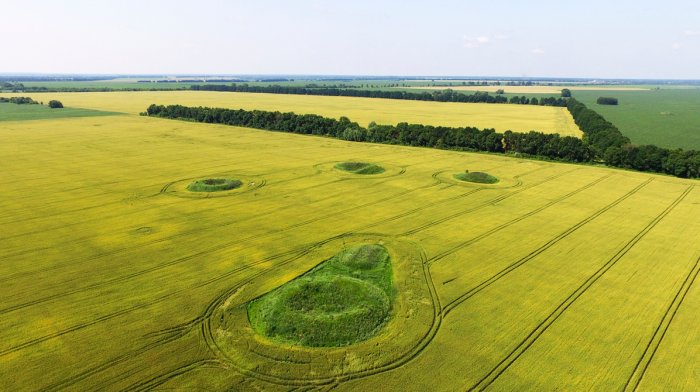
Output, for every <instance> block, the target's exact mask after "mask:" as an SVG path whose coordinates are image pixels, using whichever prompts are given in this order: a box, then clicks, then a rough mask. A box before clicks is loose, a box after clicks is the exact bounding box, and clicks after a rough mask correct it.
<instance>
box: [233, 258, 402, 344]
mask: <svg viewBox="0 0 700 392" xmlns="http://www.w3.org/2000/svg"><path fill="white" fill-rule="evenodd" d="M393 297H394V288H393V282H392V271H391V260H390V258H389V253H388V252H387V250H386V249H385V248H384V247H383V246H381V245H361V246H354V247H351V248H348V249H345V250H343V251H342V252H341V253H339V254H337V255H336V256H334V257H332V258H331V259H330V260H328V261H326V262H324V263H322V264H321V265H319V266H318V267H316V268H315V269H313V270H312V271H310V272H308V273H306V274H304V275H303V276H301V277H299V278H297V279H295V280H293V281H291V282H289V283H286V284H285V285H283V286H280V287H278V288H277V289H275V290H273V291H271V292H269V293H267V294H265V295H263V296H262V297H259V298H257V299H255V300H253V301H251V302H250V303H248V306H247V307H248V318H249V320H250V323H251V325H252V326H253V328H254V329H255V331H256V332H258V333H259V334H262V335H264V336H267V337H269V338H272V339H276V340H280V341H283V342H287V343H293V344H299V345H303V346H311V347H338V346H346V345H349V344H352V343H355V342H358V341H361V340H365V339H367V338H369V337H371V336H372V335H374V334H376V332H377V331H378V330H379V329H380V328H381V327H382V326H383V325H384V324H385V323H386V321H387V320H388V318H389V315H390V312H391V307H392V302H393Z"/></svg>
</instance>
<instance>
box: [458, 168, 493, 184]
mask: <svg viewBox="0 0 700 392" xmlns="http://www.w3.org/2000/svg"><path fill="white" fill-rule="evenodd" d="M454 178H455V179H457V180H460V181H467V182H475V183H478V184H495V183H497V182H498V178H496V177H494V176H492V175H490V174H488V173H484V172H469V171H466V172H464V173H457V174H455V175H454Z"/></svg>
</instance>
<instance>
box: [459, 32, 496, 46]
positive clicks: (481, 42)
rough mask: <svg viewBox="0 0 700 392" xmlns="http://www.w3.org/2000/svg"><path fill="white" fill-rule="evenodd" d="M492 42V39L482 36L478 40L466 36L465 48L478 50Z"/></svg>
mask: <svg viewBox="0 0 700 392" xmlns="http://www.w3.org/2000/svg"><path fill="white" fill-rule="evenodd" d="M489 42H491V38H489V37H487V36H485V35H480V36H478V37H476V38H474V37H467V36H464V47H465V48H478V47H479V46H483V45H486V44H488V43H489Z"/></svg>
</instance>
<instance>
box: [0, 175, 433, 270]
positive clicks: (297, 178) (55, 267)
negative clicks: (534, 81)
mask: <svg viewBox="0 0 700 392" xmlns="http://www.w3.org/2000/svg"><path fill="white" fill-rule="evenodd" d="M315 175H316V174H313V175H308V176H302V177H295V178H294V179H293V180H299V179H302V178H306V177H312V176H315ZM291 180H292V179H290V180H285V181H280V182H275V184H279V183H283V182H288V181H291ZM351 180H352V179H335V180H333V181H329V182H325V183H322V184H314V185H312V186H309V187H306V188H303V189H299V190H294V191H291V192H288V193H286V195H289V194H294V193H296V192H303V191H307V190H309V189H314V188H317V187H321V186H328V185H332V184H335V183H339V182H344V181H351ZM391 180H392V179H391V178H388V179H385V180H383V181H380V182H379V183H380V184H381V183H384V182H389V181H391ZM434 185H436V184H430V185H429V186H434ZM424 187H428V186H424ZM417 189H421V188H415V189H412V190H409V191H414V190H417ZM409 191H406V193H409ZM276 196H277V197H279V196H280V195H276ZM398 196H401V195H399V194H397V195H395V196H394V197H398ZM337 197H342V195H340V196H339V195H337V194H332V195H330V196H327V197H325V198H322V199H318V200H315V201H314V203H321V202H324V201H327V200H331V199H333V198H337ZM269 198H270V197H269ZM269 198H267V199H269ZM201 199H202V198H200V199H192V200H201ZM244 203H245V202H241V203H238V204H244ZM238 204H236V205H238ZM152 208H153V209H155V208H160V207H159V206H153V207H152ZM219 208H220V206H218V207H211V208H205V209H200V210H199V211H200V212H202V211H203V212H208V211H214V210H216V209H219ZM284 208H286V207H278V208H275V209H272V210H270V211H266V212H264V213H261V214H257V215H254V216H250V217H248V218H245V219H244V220H238V221H231V222H230V223H225V224H222V225H219V226H218V227H224V226H229V225H234V224H239V223H241V222H243V221H247V220H253V219H257V218H260V217H263V216H266V215H269V214H274V213H275V212H277V211H279V210H282V209H284ZM140 213H143V210H139V211H135V212H134V214H140ZM101 219H103V218H96V219H94V221H98V220H101ZM85 222H86V221H81V222H76V223H74V224H69V225H65V226H63V227H62V228H65V227H67V226H71V225H76V224H82V223H85ZM203 230H205V229H197V230H191V231H186V232H181V233H177V234H174V235H171V236H168V237H163V238H159V239H158V240H154V241H150V242H148V243H144V244H140V245H136V246H133V247H129V248H122V249H116V250H114V251H110V252H105V253H101V254H99V255H94V256H91V257H89V258H86V259H83V260H82V261H80V262H77V263H76V262H71V263H66V264H57V265H54V266H52V267H51V268H50V269H42V270H38V271H37V270H33V271H21V272H17V273H14V274H11V275H6V276H3V277H0V283H2V282H4V281H8V280H13V279H16V278H18V277H21V276H26V275H31V274H34V273H37V272H42V273H43V272H46V271H48V270H55V269H60V268H62V267H64V266H66V265H70V266H75V265H76V264H80V263H85V262H89V261H94V260H96V259H99V258H104V257H107V256H114V255H118V254H122V253H127V252H131V251H133V250H134V249H138V248H142V247H148V246H152V245H154V244H158V243H162V242H167V241H171V240H173V239H176V238H180V237H185V236H189V235H192V234H194V233H198V232H201V231H203ZM41 232H43V231H37V232H36V233H41ZM36 233H31V234H36ZM24 235H27V233H24V234H21V235H17V236H18V237H21V236H24ZM91 239H92V236H89V237H84V238H83V239H79V240H77V241H76V240H72V241H70V242H67V243H66V244H70V245H75V244H76V243H81V242H89V241H90V240H91ZM60 245H65V244H58V245H57V244H52V245H51V246H47V247H44V248H32V249H28V250H24V251H20V252H15V253H14V254H9V255H3V257H5V258H10V257H17V256H22V255H26V254H32V253H35V252H37V251H41V250H47V249H51V248H54V247H56V246H60Z"/></svg>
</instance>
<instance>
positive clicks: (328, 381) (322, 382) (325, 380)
mask: <svg viewBox="0 0 700 392" xmlns="http://www.w3.org/2000/svg"><path fill="white" fill-rule="evenodd" d="M421 264H422V266H423V274H424V278H425V281H426V284H427V285H428V290H429V292H430V297H431V303H432V309H433V317H432V319H431V325H430V327H429V328H428V330H427V331H426V333H425V334H424V335H423V336H422V337H421V338H420V339H419V340H418V341H417V342H416V344H414V345H413V346H412V347H410V348H408V349H407V351H406V353H405V354H404V355H402V356H400V357H397V358H395V359H394V360H392V361H391V362H389V363H386V364H384V365H381V366H378V367H376V368H370V369H364V370H359V371H355V372H350V373H345V374H342V375H338V376H330V377H306V378H291V377H290V378H287V377H280V376H271V375H266V374H261V373H258V372H255V371H252V370H249V369H244V368H242V367H240V366H238V365H237V364H236V363H235V361H233V360H231V359H230V358H228V357H227V356H226V354H225V353H224V352H223V351H222V350H221V349H220V348H219V346H218V345H217V343H216V340H215V339H214V337H213V331H212V329H211V323H210V321H211V318H210V316H211V314H208V315H207V316H206V317H204V320H203V322H202V323H201V326H200V328H201V331H202V337H203V338H204V340H205V342H206V344H207V345H208V346H209V347H210V350H211V352H212V354H214V355H215V356H217V357H219V358H223V360H225V361H226V364H228V365H229V366H230V367H232V368H233V369H235V370H236V371H238V372H239V373H241V374H243V375H245V376H250V377H254V378H256V379H260V380H262V381H265V382H269V383H272V384H277V385H283V386H289V387H309V386H332V385H334V384H338V383H342V382H346V381H350V380H354V379H358V378H363V377H367V376H372V375H377V374H381V373H385V372H388V371H391V370H394V369H396V368H399V367H401V366H403V365H404V364H406V363H408V362H409V361H411V360H412V359H414V358H415V357H417V356H418V355H419V354H420V353H421V352H422V351H423V350H424V349H425V348H426V347H427V346H428V345H429V344H430V342H431V341H432V340H433V338H434V337H435V335H436V334H437V332H438V330H439V329H440V325H441V323H442V316H441V305H440V299H439V297H438V294H437V290H436V289H435V285H434V283H433V279H432V277H431V276H430V270H429V268H428V266H427V256H426V255H425V252H424V251H422V250H421ZM225 299H226V296H222V297H219V298H218V299H217V300H216V301H215V302H213V303H212V306H210V307H209V308H210V309H211V311H212V312H213V310H214V309H216V308H217V307H219V306H221V303H222V301H224V300H225Z"/></svg>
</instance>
